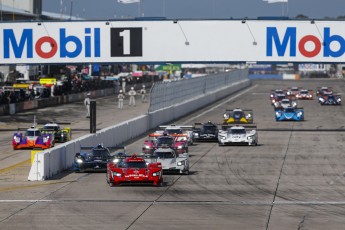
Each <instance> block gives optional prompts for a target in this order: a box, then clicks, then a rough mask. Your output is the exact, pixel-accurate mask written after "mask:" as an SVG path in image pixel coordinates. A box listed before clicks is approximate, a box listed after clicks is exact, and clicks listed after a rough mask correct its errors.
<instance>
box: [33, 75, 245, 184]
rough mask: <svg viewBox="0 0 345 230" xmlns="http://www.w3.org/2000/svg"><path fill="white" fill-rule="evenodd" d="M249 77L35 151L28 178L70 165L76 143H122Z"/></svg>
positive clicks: (45, 176)
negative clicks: (95, 131)
mask: <svg viewBox="0 0 345 230" xmlns="http://www.w3.org/2000/svg"><path fill="white" fill-rule="evenodd" d="M250 84H251V81H250V80H249V79H245V80H241V81H238V82H233V83H232V84H230V85H227V86H224V87H223V88H221V89H218V90H214V91H210V92H209V93H207V94H204V95H199V96H198V97H196V98H191V99H189V100H187V101H184V102H181V103H177V104H175V105H172V106H169V107H166V108H163V109H159V110H156V111H153V112H149V113H148V114H145V115H141V116H139V117H137V118H134V119H131V120H128V121H125V122H122V123H120V124H117V125H115V126H111V127H108V128H105V129H102V130H100V131H98V132H97V133H96V134H88V135H86V136H83V137H80V138H78V139H75V140H72V141H69V142H67V143H65V144H62V145H59V146H57V147H54V148H52V149H48V150H45V151H42V152H38V153H37V154H36V155H35V157H34V162H33V164H32V166H31V169H30V172H29V176H28V180H30V181H37V180H46V179H49V178H51V177H53V176H54V175H57V174H59V173H60V172H62V171H63V170H66V169H68V168H71V167H72V166H73V161H74V157H75V153H77V152H80V146H95V145H97V144H98V143H103V144H104V145H105V146H114V145H119V144H122V143H125V142H127V141H129V140H130V139H132V138H135V137H138V136H140V135H142V134H144V133H145V132H147V131H149V130H150V129H153V128H156V127H157V126H158V125H161V124H164V123H168V122H171V121H173V120H175V119H178V118H180V117H182V116H185V115H187V114H189V113H191V112H193V111H196V110H197V109H200V108H202V107H204V106H206V105H208V104H211V103H213V102H215V101H217V100H219V99H221V98H224V97H226V96H228V95H230V94H233V93H235V92H237V91H239V90H241V89H243V88H245V87H248V86H250Z"/></svg>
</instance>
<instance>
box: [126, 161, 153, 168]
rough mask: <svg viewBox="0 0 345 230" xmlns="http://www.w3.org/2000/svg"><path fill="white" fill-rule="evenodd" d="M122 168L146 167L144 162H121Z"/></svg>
mask: <svg viewBox="0 0 345 230" xmlns="http://www.w3.org/2000/svg"><path fill="white" fill-rule="evenodd" d="M122 168H137V169H143V168H147V165H146V162H145V161H142V162H123V164H122Z"/></svg>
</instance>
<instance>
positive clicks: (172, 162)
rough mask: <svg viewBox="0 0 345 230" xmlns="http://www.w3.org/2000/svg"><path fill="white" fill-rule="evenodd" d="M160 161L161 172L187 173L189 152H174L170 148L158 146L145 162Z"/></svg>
mask: <svg viewBox="0 0 345 230" xmlns="http://www.w3.org/2000/svg"><path fill="white" fill-rule="evenodd" d="M154 161H157V162H161V164H162V168H163V173H179V174H186V175H188V174H189V154H188V153H183V154H179V155H178V154H176V152H175V151H174V150H173V149H171V148H158V149H156V150H155V151H154V153H153V155H152V157H151V158H150V160H148V161H147V162H149V163H152V162H154Z"/></svg>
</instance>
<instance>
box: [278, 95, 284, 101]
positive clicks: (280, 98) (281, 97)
mask: <svg viewBox="0 0 345 230" xmlns="http://www.w3.org/2000/svg"><path fill="white" fill-rule="evenodd" d="M284 98H285V96H283V95H281V96H277V99H278V100H282V99H284Z"/></svg>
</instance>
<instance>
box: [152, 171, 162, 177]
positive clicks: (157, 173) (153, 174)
mask: <svg viewBox="0 0 345 230" xmlns="http://www.w3.org/2000/svg"><path fill="white" fill-rule="evenodd" d="M159 175H161V173H160V172H155V173H152V176H159Z"/></svg>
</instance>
